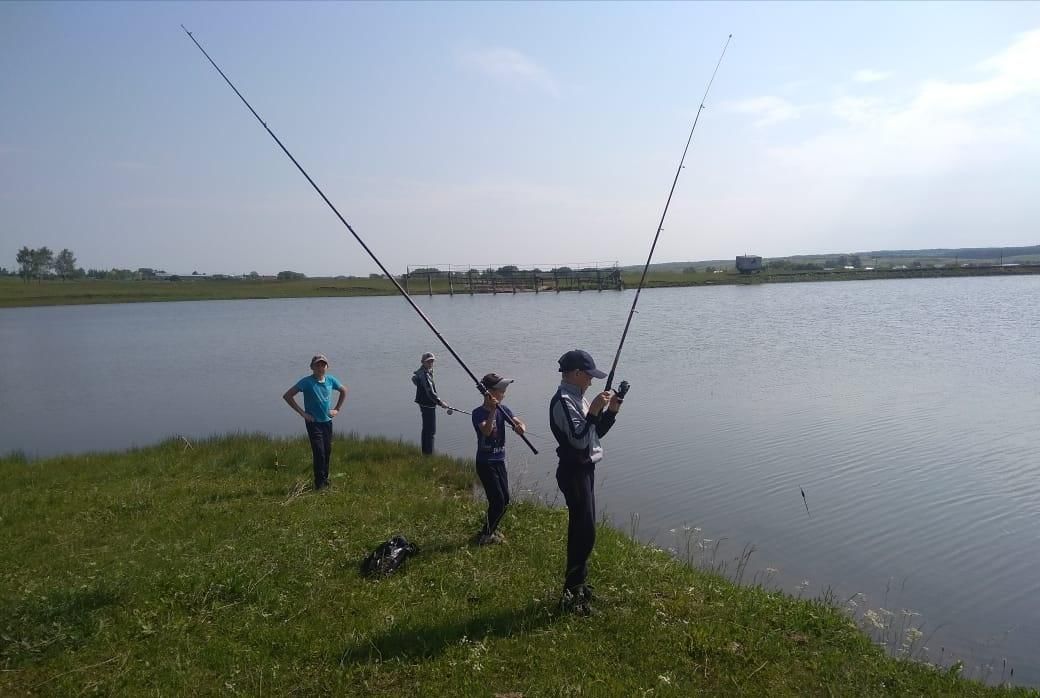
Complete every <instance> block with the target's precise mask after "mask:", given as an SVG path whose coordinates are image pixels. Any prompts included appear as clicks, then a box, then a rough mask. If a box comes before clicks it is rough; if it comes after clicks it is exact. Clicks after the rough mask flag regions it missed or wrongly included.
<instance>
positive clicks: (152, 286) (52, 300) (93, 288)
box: [0, 264, 1040, 308]
mask: <svg viewBox="0 0 1040 698" xmlns="http://www.w3.org/2000/svg"><path fill="white" fill-rule="evenodd" d="M1022 274H1040V264H1017V265H993V266H975V267H949V266H947V267H920V268H913V267H909V268H905V269H900V268H879V269H848V270H846V269H833V270H815V271H787V270H784V271H770V270H768V269H766V270H763V271H762V272H759V273H755V274H739V273H737V272H735V271H730V270H727V271H724V272H704V271H699V272H692V273H691V272H679V271H651V272H650V273H649V274H647V278H646V284H645V288H663V287H684V286H721V285H736V284H744V285H755V284H765V283H794V282H812V281H865V280H877V279H918V278H948V277H963V276H1010V275H1022ZM639 278H640V272H638V271H624V272H622V273H621V281H622V287H623V288H635V287H636V286H638V285H639ZM401 283H402V284H403V285H404V280H403V277H402V278H401ZM616 289H617V287H616V286H608V285H606V284H604V285H603V286H602V287H599V286H597V284H596V282H595V281H591V280H584V281H579V282H577V283H563V282H561V284H560V288H559V289H557V288H555V287H554V286H553V285H552V284H551V283H542V282H539V283H538V287H537V288H535V286H534V285H533V284H532V283H531V282H530V280H525V277H524V274H523V273H521V274H519V275H517V276H516V277H515V279H510V278H498V279H497V280H496V283H495V285H494V290H493V291H491V290H488V287H486V286H485V287H484V288H481V289H476V290H474V291H473V293H496V294H502V293H507V294H509V293H535V292H538V293H554V292H557V291H597V290H604V291H607V290H616ZM407 290H408V292H409V293H410V294H412V295H414V296H422V295H448V294H458V295H469V294H470V293H471V291H470V290H469V288H468V287H467V284H466V282H465V280H464V278H463V277H461V276H457V277H456V278H455V281H454V282H453V283H451V284H449V282H448V280H447V279H445V278H444V277H443V276H431V277H427V276H425V275H413V276H412V277H411V278H409V279H408V283H407ZM395 293H397V289H395V288H394V286H393V284H392V283H391V282H390V280H389V279H387V278H385V277H374V278H358V277H314V278H304V279H293V280H276V279H248V278H237V277H236V278H230V277H225V278H211V277H199V278H193V277H183V278H181V279H180V280H177V281H168V280H146V279H141V280H129V281H110V280H99V279H77V280H69V281H62V280H60V279H46V280H43V281H36V280H33V281H28V282H26V281H23V280H22V279H19V278H17V277H6V278H0V308H17V307H31V306H45V305H83V304H97V303H148V302H162V301H201V300H242V299H266V298H336V297H353V296H389V295H394V294H395Z"/></svg>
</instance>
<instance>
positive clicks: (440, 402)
mask: <svg viewBox="0 0 1040 698" xmlns="http://www.w3.org/2000/svg"><path fill="white" fill-rule="evenodd" d="M426 382H427V388H428V390H429V392H430V397H432V398H433V401H434V403H436V404H438V405H440V406H441V407H445V408H446V407H447V406H448V403H446V402H445V401H444V400H441V398H440V396H438V395H437V388H435V387H434V385H433V377H432V376H430V375H429V374H426Z"/></svg>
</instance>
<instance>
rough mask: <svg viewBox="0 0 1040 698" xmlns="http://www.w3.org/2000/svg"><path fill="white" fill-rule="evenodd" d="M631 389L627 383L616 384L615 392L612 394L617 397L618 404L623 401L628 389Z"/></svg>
mask: <svg viewBox="0 0 1040 698" xmlns="http://www.w3.org/2000/svg"><path fill="white" fill-rule="evenodd" d="M631 387H632V386H631V385H630V384H629V382H628V381H621V382H620V383H619V384H618V387H617V390H615V391H614V394H615V395H617V399H618V402H624V401H625V395H627V394H628V389H629V388H631Z"/></svg>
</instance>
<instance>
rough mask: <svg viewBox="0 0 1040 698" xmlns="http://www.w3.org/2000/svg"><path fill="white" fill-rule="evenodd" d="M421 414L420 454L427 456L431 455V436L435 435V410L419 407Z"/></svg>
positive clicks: (423, 406) (433, 408)
mask: <svg viewBox="0 0 1040 698" xmlns="http://www.w3.org/2000/svg"><path fill="white" fill-rule="evenodd" d="M419 411H420V412H422V452H423V453H424V454H426V455H427V456H428V455H430V454H432V453H433V435H434V434H436V433H437V408H436V407H427V406H426V405H419Z"/></svg>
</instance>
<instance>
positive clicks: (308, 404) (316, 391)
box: [296, 373, 341, 422]
mask: <svg viewBox="0 0 1040 698" xmlns="http://www.w3.org/2000/svg"><path fill="white" fill-rule="evenodd" d="M340 386H341V383H340V382H339V380H337V379H336V376H334V375H332V374H331V373H326V374H325V380H323V381H319V380H318V379H317V378H315V377H314V376H307V377H306V378H301V379H300V380H299V382H297V383H296V389H297V390H299V391H300V392H301V393H303V411H304V412H306V413H307V414H309V415H310V416H312V417H314V421H315V422H331V421H332V417H331V416H330V415H329V410H330V409H332V391H333V390H339V388H340Z"/></svg>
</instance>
